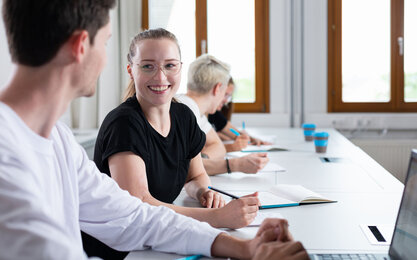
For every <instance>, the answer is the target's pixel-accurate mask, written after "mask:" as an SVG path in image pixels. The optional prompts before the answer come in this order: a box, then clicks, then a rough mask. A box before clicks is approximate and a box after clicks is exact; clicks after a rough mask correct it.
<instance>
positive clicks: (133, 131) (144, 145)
mask: <svg viewBox="0 0 417 260" xmlns="http://www.w3.org/2000/svg"><path fill="white" fill-rule="evenodd" d="M170 117H171V129H170V132H169V134H168V136H166V137H163V136H162V135H160V134H159V133H158V132H157V131H155V129H154V128H153V127H152V126H151V125H150V124H149V122H148V121H147V120H146V118H145V115H144V114H143V111H142V109H141V107H140V104H139V102H138V101H137V99H136V96H133V97H131V98H129V99H127V100H126V101H125V102H124V103H122V104H121V105H120V106H118V107H117V108H115V109H114V110H113V111H111V112H110V113H109V114H108V115H107V116H106V118H105V119H104V121H103V124H102V125H101V127H100V131H99V133H98V136H97V141H96V145H95V151H94V161H95V163H96V165H97V167H98V168H99V169H100V171H101V172H104V173H106V174H108V175H109V176H110V170H109V164H108V158H109V157H110V156H111V155H113V154H116V153H120V152H126V151H130V152H132V153H134V154H137V155H138V156H140V157H141V158H142V160H143V161H144V162H145V166H146V177H147V180H148V189H149V192H150V193H151V195H152V196H153V197H154V198H156V199H157V200H160V201H163V202H166V203H172V202H173V201H174V200H175V199H176V198H177V196H178V195H179V193H180V191H181V189H182V188H183V186H184V184H185V181H186V178H187V175H188V168H189V165H190V160H191V159H192V158H194V157H195V156H196V155H197V154H198V153H199V152H200V151H201V149H203V146H204V144H205V142H206V136H205V134H204V133H203V132H202V131H201V130H200V128H199V126H198V125H197V121H196V118H195V116H194V114H193V112H192V111H191V110H190V109H189V108H188V107H187V106H186V105H184V104H180V103H175V102H171V107H170Z"/></svg>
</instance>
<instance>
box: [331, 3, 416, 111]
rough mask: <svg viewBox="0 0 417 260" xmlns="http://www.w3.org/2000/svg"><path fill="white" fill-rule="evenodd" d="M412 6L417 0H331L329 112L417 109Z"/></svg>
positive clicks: (414, 32)
mask: <svg viewBox="0 0 417 260" xmlns="http://www.w3.org/2000/svg"><path fill="white" fill-rule="evenodd" d="M412 8H417V3H416V1H413V0H348V1H346V0H345V1H343V0H332V1H328V111H329V112H416V111H417V103H416V102H417V65H416V64H417V63H416V60H417V51H416V47H417V32H416V31H415V30H413V25H415V24H417V17H416V16H415V15H414V16H413V13H412V12H413V11H412V10H413V9H412ZM414 10H416V9H414ZM415 46H416V47H415Z"/></svg>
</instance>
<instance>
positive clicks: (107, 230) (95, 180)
mask: <svg viewBox="0 0 417 260" xmlns="http://www.w3.org/2000/svg"><path fill="white" fill-rule="evenodd" d="M0 202H1V203H0V234H1V235H0V258H1V259H85V258H87V256H86V255H85V254H84V252H83V250H82V243H81V234H80V229H81V230H83V231H84V232H86V233H88V234H90V235H93V236H95V237H97V238H98V239H100V240H101V241H103V242H104V243H106V244H108V245H109V246H112V247H114V248H115V249H118V250H122V251H130V250H142V249H146V248H152V249H153V250H157V251H163V252H176V253H179V254H204V255H208V256H209V255H210V249H211V245H212V243H213V241H214V239H215V238H216V236H217V235H218V234H219V233H220V232H221V231H219V230H217V229H214V228H212V227H210V226H209V225H208V224H207V223H203V222H198V221H196V220H194V219H191V218H188V217H185V216H183V215H179V214H176V213H175V212H174V211H172V210H171V209H169V208H166V207H162V206H161V207H154V206H150V205H149V204H147V203H143V202H141V201H140V200H139V199H138V198H135V197H132V196H130V195H129V193H128V192H127V191H123V190H121V189H120V188H119V186H118V185H117V183H116V182H115V181H114V180H113V179H111V178H109V177H108V176H107V175H106V174H102V173H100V172H99V171H98V169H97V167H96V166H95V164H94V162H92V161H90V160H89V159H88V157H87V155H86V153H85V151H84V150H83V149H82V147H81V146H80V145H78V143H77V142H76V141H75V139H74V137H73V135H72V133H71V131H70V130H69V129H68V128H67V127H66V126H65V125H64V124H63V123H59V122H58V123H57V124H56V125H55V127H54V128H53V130H52V133H51V135H50V137H49V138H48V139H46V138H43V137H41V136H39V135H37V134H35V133H34V132H33V131H32V130H31V129H30V128H28V127H27V126H26V124H25V123H24V122H23V121H22V120H21V119H20V118H19V117H18V115H17V114H16V113H15V112H14V111H13V110H12V109H10V108H9V107H8V106H7V105H5V104H4V103H1V102H0Z"/></svg>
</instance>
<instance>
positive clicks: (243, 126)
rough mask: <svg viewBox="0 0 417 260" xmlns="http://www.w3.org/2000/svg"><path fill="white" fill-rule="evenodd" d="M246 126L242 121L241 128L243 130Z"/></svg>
mask: <svg viewBox="0 0 417 260" xmlns="http://www.w3.org/2000/svg"><path fill="white" fill-rule="evenodd" d="M245 128H246V126H245V121H242V130H245Z"/></svg>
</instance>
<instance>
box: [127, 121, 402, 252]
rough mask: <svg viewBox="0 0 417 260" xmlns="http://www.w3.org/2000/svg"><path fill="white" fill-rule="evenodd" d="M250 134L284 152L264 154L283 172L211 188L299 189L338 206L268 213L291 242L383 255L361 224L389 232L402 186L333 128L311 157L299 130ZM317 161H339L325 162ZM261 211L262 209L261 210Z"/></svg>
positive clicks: (252, 230) (185, 201) (220, 181)
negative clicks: (283, 221) (271, 139)
mask: <svg viewBox="0 0 417 260" xmlns="http://www.w3.org/2000/svg"><path fill="white" fill-rule="evenodd" d="M249 130H250V133H251V134H255V135H262V136H265V135H274V136H276V138H275V144H276V145H278V146H280V147H284V148H288V149H289V151H287V152H271V153H269V154H268V156H269V158H270V160H271V161H272V162H276V163H278V164H279V165H281V166H283V167H284V168H286V172H279V173H258V174H255V175H248V174H243V173H233V174H221V175H217V176H213V177H211V181H212V185H213V186H214V187H217V188H220V189H224V190H227V191H235V192H242V191H247V192H248V193H249V192H253V191H262V190H267V189H268V188H269V187H271V185H275V184H301V185H303V186H305V187H306V188H308V189H311V190H313V191H315V192H318V193H320V194H322V195H324V196H326V197H328V198H331V199H334V200H337V201H338V202H337V203H331V204H319V205H317V204H316V205H306V206H300V207H288V208H278V209H268V210H266V211H267V212H268V213H271V214H273V213H280V214H281V215H282V216H284V217H285V218H287V219H288V221H289V223H290V231H291V232H292V234H293V236H294V238H295V239H296V240H299V241H301V242H302V243H303V245H304V247H305V248H306V249H307V250H308V252H309V253H318V252H320V253H338V252H348V251H349V252H352V251H354V252H358V253H367V252H387V251H388V246H381V245H371V244H370V243H369V242H368V240H367V238H366V236H365V235H364V234H363V232H362V230H361V228H360V225H361V224H372V225H378V224H385V225H390V226H392V228H394V224H395V219H396V216H397V212H398V208H399V203H400V200H401V194H402V190H403V184H402V183H401V182H399V181H398V180H397V179H396V178H395V177H393V176H392V175H391V174H390V173H389V172H387V171H386V170H385V169H384V168H382V167H381V166H380V165H379V164H378V163H376V162H375V161H374V160H373V159H372V158H371V157H369V156H368V155H367V154H366V153H364V152H363V151H362V150H360V149H359V148H358V147H356V146H354V145H353V144H352V143H351V142H349V140H347V139H346V138H345V137H343V136H342V135H341V134H340V133H338V132H337V131H335V130H333V129H318V131H322V130H323V131H327V132H328V133H329V134H330V138H329V145H328V149H327V153H325V154H318V153H316V152H315V149H314V144H313V142H306V141H304V137H303V131H302V129H288V128H285V129H284V128H257V129H249ZM320 157H327V158H338V160H339V162H330V163H326V162H323V161H322V160H320ZM175 203H176V204H178V205H185V206H196V207H197V206H198V203H197V202H196V201H193V200H192V199H191V198H189V197H188V196H187V194H186V193H185V192H182V193H181V195H180V196H179V197H178V198H177V200H176V201H175ZM264 211H265V210H264ZM256 231H257V228H256V227H246V228H241V229H238V230H233V231H230V233H231V234H232V235H235V236H238V237H242V238H252V237H253V236H254V235H255V234H256ZM179 257H181V256H177V255H173V254H163V253H158V252H153V251H150V250H148V251H142V252H132V253H130V254H129V255H128V257H127V258H126V259H143V258H153V259H173V258H179Z"/></svg>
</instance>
